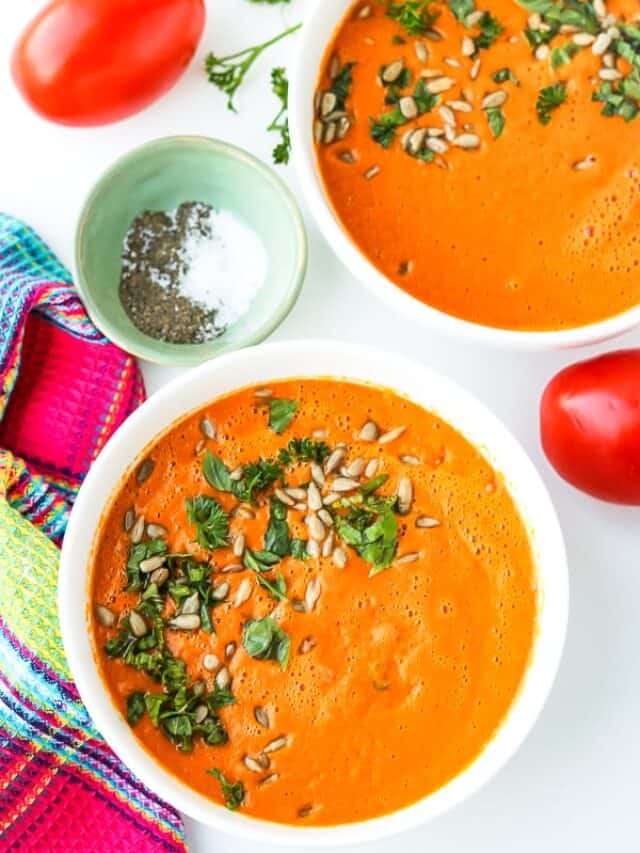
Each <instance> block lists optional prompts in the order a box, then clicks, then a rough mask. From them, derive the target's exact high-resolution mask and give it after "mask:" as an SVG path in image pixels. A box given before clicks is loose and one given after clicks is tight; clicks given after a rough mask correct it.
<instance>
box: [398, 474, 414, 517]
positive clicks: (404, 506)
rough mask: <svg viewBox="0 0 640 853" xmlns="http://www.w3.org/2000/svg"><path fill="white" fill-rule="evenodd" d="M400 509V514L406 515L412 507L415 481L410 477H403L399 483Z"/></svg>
mask: <svg viewBox="0 0 640 853" xmlns="http://www.w3.org/2000/svg"><path fill="white" fill-rule="evenodd" d="M397 495H398V511H399V513H400V515H406V514H407V513H408V512H409V510H410V509H411V503H412V501H413V483H412V482H411V480H410V479H409V478H408V477H401V478H400V482H399V483H398V490H397Z"/></svg>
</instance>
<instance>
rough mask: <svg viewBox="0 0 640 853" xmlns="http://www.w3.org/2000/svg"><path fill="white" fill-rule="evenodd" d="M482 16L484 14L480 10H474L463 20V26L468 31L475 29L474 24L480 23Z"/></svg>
mask: <svg viewBox="0 0 640 853" xmlns="http://www.w3.org/2000/svg"><path fill="white" fill-rule="evenodd" d="M483 15H484V12H482V11H481V10H480V9H476V11H475V12H470V13H469V14H468V15H467V17H466V18H465V22H464V23H465V26H466V27H468V29H471V28H472V27H475V25H476V24H479V23H480V21H481V20H482V16H483Z"/></svg>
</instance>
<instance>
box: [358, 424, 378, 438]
mask: <svg viewBox="0 0 640 853" xmlns="http://www.w3.org/2000/svg"><path fill="white" fill-rule="evenodd" d="M379 435H380V430H379V429H378V425H377V424H376V423H374V422H373V421H367V422H366V424H365V425H364V426H363V427H362V429H361V430H360V433H359V435H358V438H359V439H360V441H375V440H376V438H377V437H378V436H379Z"/></svg>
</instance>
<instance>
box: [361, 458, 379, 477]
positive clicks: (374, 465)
mask: <svg viewBox="0 0 640 853" xmlns="http://www.w3.org/2000/svg"><path fill="white" fill-rule="evenodd" d="M379 467H380V460H379V459H370V460H369V461H368V462H367V467H366V468H365V469H364V476H365V477H367V478H369V479H370V478H371V477H375V476H376V474H377V473H378V468H379Z"/></svg>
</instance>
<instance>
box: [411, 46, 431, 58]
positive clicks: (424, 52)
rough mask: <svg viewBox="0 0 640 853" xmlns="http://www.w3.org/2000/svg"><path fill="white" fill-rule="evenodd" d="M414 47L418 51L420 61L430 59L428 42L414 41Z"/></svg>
mask: <svg viewBox="0 0 640 853" xmlns="http://www.w3.org/2000/svg"><path fill="white" fill-rule="evenodd" d="M413 49H414V50H415V52H416V56H417V57H418V59H419V60H420V62H427V61H428V59H429V51H428V49H427V46H426V44H425V43H424V42H423V41H414V43H413Z"/></svg>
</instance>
